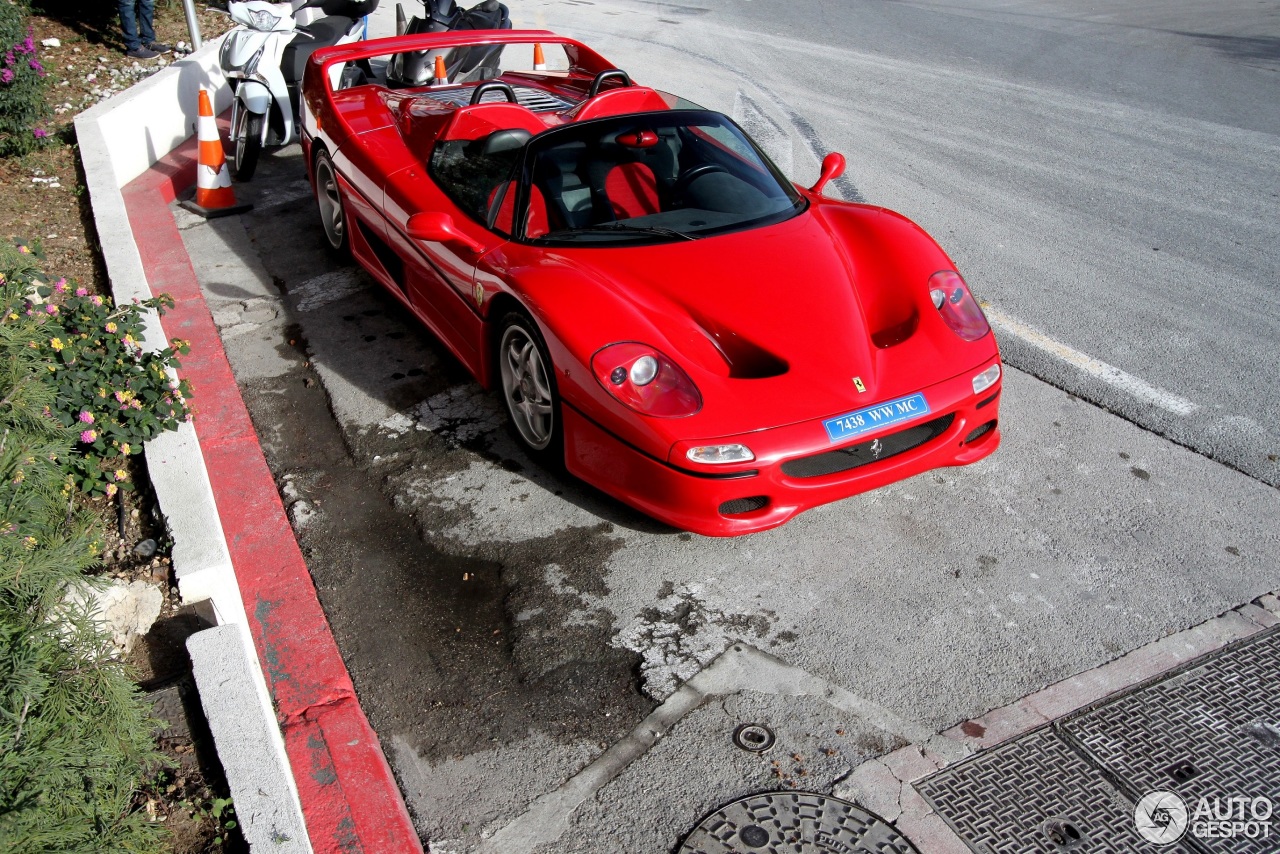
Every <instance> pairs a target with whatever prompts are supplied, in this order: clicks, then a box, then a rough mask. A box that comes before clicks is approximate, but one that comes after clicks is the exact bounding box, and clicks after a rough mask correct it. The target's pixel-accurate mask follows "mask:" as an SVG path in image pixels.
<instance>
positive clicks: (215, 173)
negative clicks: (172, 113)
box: [182, 89, 253, 219]
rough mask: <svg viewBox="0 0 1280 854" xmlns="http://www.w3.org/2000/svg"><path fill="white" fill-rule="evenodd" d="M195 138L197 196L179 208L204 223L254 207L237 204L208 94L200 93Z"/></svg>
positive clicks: (204, 91) (205, 92)
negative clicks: (193, 214) (197, 158)
mask: <svg viewBox="0 0 1280 854" xmlns="http://www.w3.org/2000/svg"><path fill="white" fill-rule="evenodd" d="M196 137H197V138H198V139H199V141H200V157H199V160H198V162H197V164H196V195H195V198H194V199H188V200H186V201H184V202H183V203H182V206H183V207H184V208H186V209H187V210H189V211H193V212H194V213H198V214H200V215H201V216H203V217H205V218H206V219H208V218H211V217H216V216H226V215H228V214H234V213H240V212H241V211H246V210H248V209H249V208H251V207H253V205H238V204H236V193H235V190H233V189H231V173H230V172H228V171H227V157H226V155H225V154H224V153H223V151H222V137H221V135H219V133H218V123H217V120H216V119H214V117H213V104H212V103H211V102H210V101H209V93H208V92H207V91H206V90H204V89H201V90H200V116H199V118H197V119H196Z"/></svg>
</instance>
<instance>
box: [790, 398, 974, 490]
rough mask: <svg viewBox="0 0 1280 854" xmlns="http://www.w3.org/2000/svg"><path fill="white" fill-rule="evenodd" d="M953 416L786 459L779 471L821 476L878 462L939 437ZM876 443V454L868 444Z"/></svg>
mask: <svg viewBox="0 0 1280 854" xmlns="http://www.w3.org/2000/svg"><path fill="white" fill-rule="evenodd" d="M955 417H956V416H955V413H953V412H949V413H947V414H946V415H943V416H942V417H940V418H935V419H933V420H932V421H926V422H924V423H923V424H916V425H915V426H913V427H908V428H907V429H905V430H899V431H898V432H897V433H890V434H889V435H888V436H880V437H878V438H876V439H872V440H870V441H867V442H859V443H858V444H856V445H849V446H848V447H845V448H837V449H836V450H834V451H824V452H823V453H821V454H813V455H811V456H808V457H799V458H797V459H794V460H787V461H786V462H785V463H783V464H782V473H783V474H785V475H787V476H788V477H822V476H823V475H828V474H836V473H837V472H842V471H849V470H850V469H856V468H858V467H859V466H865V465H867V464H868V463H878V462H880V461H881V460H887V459H889V458H890V457H894V456H897V455H898V454H901V453H904V452H906V451H909V450H911V449H912V448H918V447H919V446H921V445H923V444H924V443H925V442H928V441H929V440H930V439H933V438H934V437H936V436H940V435H941V434H942V433H943V432H945V431H946V429H947V428H948V427H950V426H951V422H952V420H954V419H955ZM877 442H879V453H876V449H874V448H873V447H872V446H873V445H875V444H876V443H877Z"/></svg>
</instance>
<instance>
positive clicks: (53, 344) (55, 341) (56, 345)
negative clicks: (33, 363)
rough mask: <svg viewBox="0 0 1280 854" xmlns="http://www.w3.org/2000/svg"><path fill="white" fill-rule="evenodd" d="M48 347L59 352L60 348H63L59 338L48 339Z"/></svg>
mask: <svg viewBox="0 0 1280 854" xmlns="http://www.w3.org/2000/svg"><path fill="white" fill-rule="evenodd" d="M49 346H50V347H52V348H53V349H55V350H58V351H61V350H62V346H63V344H62V339H61V338H50V339H49Z"/></svg>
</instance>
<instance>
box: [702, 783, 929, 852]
mask: <svg viewBox="0 0 1280 854" xmlns="http://www.w3.org/2000/svg"><path fill="white" fill-rule="evenodd" d="M755 852H761V854H827V852H832V854H855V852H875V854H919V852H918V851H917V850H916V848H915V847H914V846H913V845H912V844H911V843H910V842H908V841H907V839H906V837H904V836H903V835H902V834H901V833H898V831H896V830H894V828H893V826H892V825H890V824H889V823H888V822H887V821H885V820H884V819H882V818H880V816H878V815H876V814H875V813H871V812H867V811H866V810H864V809H862V808H861V807H857V806H854V805H853V804H851V803H849V802H848V801H842V800H840V799H839V798H829V797H827V796H825V795H818V794H814V793H812V792H768V793H765V794H763V795H752V796H750V797H747V798H743V799H741V800H738V801H734V802H733V803H731V804H727V805H726V806H723V807H721V808H720V809H718V810H716V811H715V812H713V813H712V814H711V815H709V816H707V817H706V818H704V819H703V820H702V823H701V824H699V825H698V826H697V827H696V828H694V829H693V832H692V833H690V834H689V835H688V836H687V837H686V838H685V840H684V844H683V845H681V846H680V850H679V852H678V854H755Z"/></svg>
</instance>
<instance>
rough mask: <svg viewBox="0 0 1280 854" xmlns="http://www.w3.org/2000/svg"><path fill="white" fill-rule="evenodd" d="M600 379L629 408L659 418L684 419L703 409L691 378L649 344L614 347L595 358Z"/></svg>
mask: <svg viewBox="0 0 1280 854" xmlns="http://www.w3.org/2000/svg"><path fill="white" fill-rule="evenodd" d="M591 370H592V372H593V373H595V375H596V380H597V381H598V382H599V383H600V385H601V386H603V387H604V388H605V390H606V391H608V392H609V394H611V395H613V396H614V397H615V398H617V399H618V400H619V401H620V402H622V403H623V404H625V405H626V406H628V407H630V408H631V409H634V410H635V411H636V412H639V413H642V414H644V415H652V416H654V417H655V418H683V417H684V416H686V415H693V414H694V413H695V412H697V411H698V410H699V409H701V408H702V395H701V394H700V393H699V392H698V388H697V386H695V385H694V384H693V380H691V379H689V375H688V374H686V373H685V372H684V371H682V370H681V369H680V367H679V366H678V365H676V363H675V362H673V361H671V360H670V359H668V358H667V357H666V356H665V355H664V354H663V353H661V352H660V351H658V350H655V349H654V348H653V347H650V346H648V345H647V344H637V343H635V342H633V341H624V342H621V343H619V344H610V345H609V346H607V347H602V348H601V349H599V350H597V351H596V354H595V355H594V356H592V357H591Z"/></svg>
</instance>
